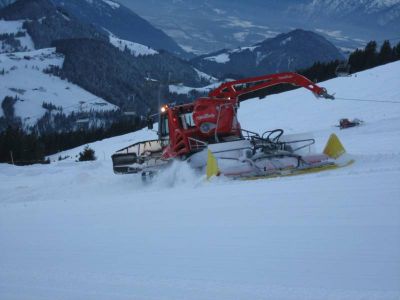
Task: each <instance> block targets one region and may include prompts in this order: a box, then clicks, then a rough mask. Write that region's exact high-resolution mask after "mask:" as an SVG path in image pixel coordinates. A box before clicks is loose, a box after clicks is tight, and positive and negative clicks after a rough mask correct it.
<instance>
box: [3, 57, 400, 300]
mask: <svg viewBox="0 0 400 300" xmlns="http://www.w3.org/2000/svg"><path fill="white" fill-rule="evenodd" d="M399 71H400V62H397V63H393V64H390V65H385V66H382V67H378V68H375V69H373V70H369V71H366V72H362V73H360V74H357V76H353V77H347V78H337V79H334V80H330V81H328V82H325V83H322V84H321V85H322V86H324V87H326V88H328V91H329V92H331V93H333V92H336V96H337V97H338V98H347V99H349V98H357V99H362V100H390V101H400V88H399V83H400V82H399V79H398V74H399ZM343 117H348V118H354V117H358V118H360V119H363V120H364V121H365V124H364V125H363V126H361V127H357V128H351V129H346V130H339V129H338V128H337V127H334V125H335V124H337V122H338V119H340V118H343ZM239 119H240V120H241V124H242V127H243V128H246V129H250V130H256V131H262V130H264V129H274V128H278V127H281V128H284V129H286V130H287V132H288V133H301V132H312V133H313V134H314V136H315V137H316V139H317V141H318V142H317V145H316V146H317V147H316V148H317V149H319V150H322V147H323V144H324V143H325V141H326V139H327V138H328V136H329V134H330V133H331V132H335V133H336V134H337V135H338V136H339V137H340V139H341V140H342V142H343V144H344V145H345V147H346V148H347V150H348V152H349V153H350V154H351V155H352V156H353V157H354V158H355V160H356V162H355V164H353V165H352V166H349V167H346V168H342V169H338V170H334V171H326V172H323V173H317V174H310V175H303V176H297V177H286V178H276V179H270V180H257V181H246V182H243V181H229V180H224V179H223V178H218V179H216V180H213V181H212V182H206V181H205V179H204V176H203V177H199V176H196V175H195V174H194V173H193V172H192V171H191V170H189V169H188V167H187V166H186V165H185V164H184V163H180V164H176V165H174V166H173V167H171V168H170V169H169V170H167V171H166V172H165V173H164V174H162V175H160V176H159V177H158V178H157V179H155V181H154V182H153V183H151V184H143V183H142V182H141V180H140V178H137V177H135V176H116V175H114V174H113V173H112V164H111V161H110V155H111V154H112V153H113V152H114V151H115V150H118V149H119V148H122V147H124V146H127V145H128V144H130V143H134V142H137V141H140V140H143V139H148V138H154V137H155V134H154V133H153V132H149V131H148V130H142V131H139V132H136V133H132V134H128V135H124V136H120V137H115V138H112V139H108V140H103V141H99V142H96V143H93V144H92V145H91V146H92V147H93V148H94V149H95V150H96V155H97V156H98V160H97V161H96V162H88V163H76V162H75V161H74V159H75V155H77V154H78V153H79V151H81V150H82V148H83V147H79V148H77V149H73V150H69V151H66V152H64V153H62V154H61V155H63V156H64V155H70V156H71V158H70V159H66V160H64V161H61V162H54V163H52V164H51V165H46V166H30V167H14V166H10V165H4V164H3V165H0V245H1V255H0V299H18V300H19V299H85V300H86V299H96V300H97V299H174V300H176V299H293V300H294V299H296V300H297V299H341V300H342V299H349V300H350V299H351V300H354V299H363V300H364V299H374V300H376V299H382V300H383V299H384V300H388V299H393V300H394V299H399V298H400V150H399V147H398V145H399V144H400V104H398V103H387V102H369V101H348V100H340V99H338V100H335V101H329V100H320V99H315V98H314V97H313V95H311V94H310V93H309V92H308V91H305V90H295V91H291V92H288V93H283V94H280V95H274V96H270V97H268V98H267V99H264V100H258V99H254V100H249V101H247V102H244V103H242V105H241V108H240V110H239ZM57 157H58V155H56V156H54V157H53V159H56V158H57Z"/></svg>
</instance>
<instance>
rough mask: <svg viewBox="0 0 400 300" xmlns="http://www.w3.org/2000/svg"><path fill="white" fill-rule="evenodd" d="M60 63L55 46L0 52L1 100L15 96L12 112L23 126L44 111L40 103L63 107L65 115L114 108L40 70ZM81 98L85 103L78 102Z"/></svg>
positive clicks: (73, 85)
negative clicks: (27, 50)
mask: <svg viewBox="0 0 400 300" xmlns="http://www.w3.org/2000/svg"><path fill="white" fill-rule="evenodd" d="M63 62H64V57H63V55H61V54H59V53H56V51H55V48H48V49H41V50H35V51H31V52H20V53H10V54H0V71H1V70H3V69H4V71H5V74H4V75H0V100H3V99H4V97H6V96H12V97H14V96H18V98H19V99H20V100H19V101H18V102H17V103H16V104H15V106H14V107H15V115H16V116H18V117H21V119H22V121H24V123H25V124H26V125H34V124H35V123H36V121H37V120H38V119H40V118H41V117H42V116H43V115H44V114H45V113H46V110H45V109H43V108H42V103H43V102H48V103H49V102H50V103H52V104H54V105H56V106H57V107H63V112H64V113H65V114H69V113H71V112H73V111H75V112H77V111H80V110H82V111H91V110H96V111H107V110H114V109H117V107H116V106H115V105H112V104H110V103H108V102H107V101H105V100H103V99H101V98H99V97H97V96H95V95H93V94H91V93H89V92H87V91H85V90H84V89H82V88H81V87H79V86H77V85H75V84H72V83H70V82H68V81H66V80H62V79H61V78H59V77H56V76H52V75H48V74H45V73H43V70H44V69H46V68H48V67H49V66H51V65H53V66H62V64H63ZM81 101H83V102H85V103H83V104H82V105H81V104H80V102H81ZM2 115H3V110H2V109H0V116H2Z"/></svg>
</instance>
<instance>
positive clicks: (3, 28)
mask: <svg viewBox="0 0 400 300" xmlns="http://www.w3.org/2000/svg"><path fill="white" fill-rule="evenodd" d="M24 22H25V20H17V21H6V20H1V19H0V33H1V34H4V33H8V34H17V33H19V32H23V33H25V36H23V37H18V38H16V39H17V40H19V41H20V43H21V47H22V48H23V49H24V50H26V51H29V50H34V49H35V46H34V43H33V40H32V38H31V37H30V36H29V34H28V33H27V31H26V30H25V29H24V28H23V24H24ZM8 52H15V49H13V48H10V47H9V45H7V44H4V42H3V41H0V53H8Z"/></svg>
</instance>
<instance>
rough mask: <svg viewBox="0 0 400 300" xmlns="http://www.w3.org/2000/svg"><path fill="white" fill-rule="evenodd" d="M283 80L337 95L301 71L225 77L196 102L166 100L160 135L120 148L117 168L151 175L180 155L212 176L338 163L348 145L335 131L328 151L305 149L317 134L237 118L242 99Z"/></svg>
mask: <svg viewBox="0 0 400 300" xmlns="http://www.w3.org/2000/svg"><path fill="white" fill-rule="evenodd" d="M279 84H291V85H294V86H299V87H304V88H306V89H308V90H310V91H311V92H313V93H314V94H315V95H316V96H317V97H321V98H325V99H334V97H333V96H331V95H329V94H328V93H327V91H326V89H324V88H321V87H319V86H318V85H316V84H314V83H313V82H312V81H310V80H308V79H307V78H305V77H303V76H301V75H299V74H296V73H281V74H274V75H266V76H260V77H254V78H247V79H242V80H236V81H230V82H226V83H223V84H221V85H220V86H219V87H218V88H216V89H215V90H212V91H211V92H210V93H209V94H208V97H204V98H199V99H197V100H195V101H194V102H193V103H189V104H182V105H176V106H168V105H164V106H163V107H162V108H161V112H160V114H159V123H158V126H159V128H158V135H159V139H158V140H151V141H143V142H139V143H136V144H134V145H131V146H128V147H126V148H124V149H121V150H119V151H117V152H116V153H115V154H114V155H113V156H112V160H113V167H114V172H115V173H117V174H129V173H141V174H142V176H143V177H144V178H146V177H147V176H152V175H153V174H154V173H155V172H157V171H158V170H160V169H162V168H163V167H165V166H167V165H169V164H170V163H171V162H172V161H173V160H176V159H179V160H186V161H187V162H188V163H189V164H190V165H191V166H192V167H193V168H196V169H207V176H208V177H211V176H213V175H219V174H223V175H225V176H231V177H235V178H236V177H241V178H243V177H244V178H253V177H265V176H280V175H292V174H296V173H303V172H309V171H313V170H322V169H326V168H333V167H336V166H338V165H339V164H338V160H337V158H338V157H339V156H341V154H343V153H344V148H343V146H342V145H341V144H340V142H339V140H338V139H337V138H336V137H335V136H332V137H331V139H330V141H329V142H328V145H327V147H326V149H325V151H324V153H322V154H310V153H307V154H303V152H304V151H302V150H304V149H305V148H309V146H311V145H312V144H314V143H315V140H314V139H300V140H290V139H287V138H285V136H284V135H283V134H284V131H283V130H282V129H276V130H272V131H266V132H264V133H262V134H261V135H260V134H258V133H255V132H250V131H247V130H244V129H242V128H241V126H240V123H239V121H238V119H237V110H238V108H239V104H240V102H242V101H245V100H247V99H250V98H254V97H257V96H265V95H266V93H265V92H266V90H267V89H268V88H270V87H272V86H275V85H279ZM149 127H150V128H152V123H151V124H149Z"/></svg>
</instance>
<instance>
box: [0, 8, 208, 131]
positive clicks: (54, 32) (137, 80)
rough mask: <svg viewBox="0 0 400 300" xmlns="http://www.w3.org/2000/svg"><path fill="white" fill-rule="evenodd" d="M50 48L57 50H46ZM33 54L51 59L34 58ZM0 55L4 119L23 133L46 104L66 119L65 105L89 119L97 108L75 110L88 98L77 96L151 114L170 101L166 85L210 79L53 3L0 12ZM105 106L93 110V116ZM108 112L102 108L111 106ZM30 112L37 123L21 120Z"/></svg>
mask: <svg viewBox="0 0 400 300" xmlns="http://www.w3.org/2000/svg"><path fill="white" fill-rule="evenodd" d="M105 3H106V2H105ZM110 3H111V2H110ZM110 3H108V2H107V3H106V5H111V4H110ZM53 46H56V48H55V49H53V48H50V49H49V47H53ZM38 49H40V50H39V51H41V50H43V51H44V52H45V53H51V55H50V54H49V55H41V52H38V55H36V54H32V53H35V52H32V51H34V50H38ZM27 51H30V52H27ZM14 52H16V53H14ZM0 53H5V54H4V55H5V56H4V59H1V60H0V76H1V77H2V80H3V81H4V82H2V83H4V85H3V86H2V87H0V96H1V95H2V96H1V97H0V103H3V102H4V101H5V100H4V99H6V98H7V99H11V100H7V103H6V104H7V107H8V108H7V109H8V111H14V110H15V115H14V113H12V114H10V113H8V119H9V120H12V121H13V122H14V123H15V122H17V121H18V119H21V121H22V126H24V127H26V126H28V125H29V126H34V125H35V122H36V121H37V122H38V123H39V122H41V118H43V117H46V115H45V114H46V112H47V110H46V109H45V108H43V107H42V105H43V103H44V102H46V103H49V105H48V107H50V108H51V109H52V108H53V107H56V108H57V109H58V108H60V110H59V111H61V110H62V113H64V114H66V115H67V114H69V113H72V111H71V110H66V109H64V108H65V107H70V106H71V103H74V107H75V110H73V111H74V112H76V110H78V111H80V110H82V111H85V112H87V113H90V112H91V111H93V114H94V113H95V112H97V110H96V109H91V106H89V109H88V110H84V109H83V107H82V109H81V108H80V107H79V105H75V104H76V103H78V104H79V103H80V101H84V102H85V103H86V102H87V98H88V97H86V96H85V97H81V96H79V95H87V94H89V95H90V93H91V94H92V95H93V97H92V98H96V97H99V98H101V99H103V100H105V101H107V102H109V103H112V104H114V105H116V106H118V107H119V108H121V109H122V110H129V111H130V112H135V113H136V114H137V115H145V114H147V113H148V112H149V109H150V111H157V110H158V101H159V99H160V101H164V99H166V98H169V96H170V95H169V93H168V83H182V84H185V85H189V86H193V87H199V86H203V85H207V84H209V83H210V80H212V78H210V77H209V76H206V75H205V74H203V73H201V72H199V71H198V70H196V69H195V68H193V66H191V65H190V64H189V63H188V62H187V61H185V60H183V59H180V58H177V57H176V56H174V55H173V54H170V53H169V52H168V51H165V50H158V51H157V50H155V49H153V48H150V47H149V46H147V45H142V44H138V43H135V42H132V41H130V40H124V39H121V38H119V37H117V36H115V35H113V34H111V33H110V32H108V31H107V30H105V29H102V28H100V27H99V26H98V25H93V24H92V23H90V22H89V21H87V22H84V21H82V20H80V19H79V18H77V17H75V16H74V15H73V14H72V13H71V12H70V11H67V9H66V8H65V7H62V6H61V7H58V6H56V5H55V4H54V2H53V1H51V0H19V1H16V2H15V3H12V4H10V5H9V6H6V7H4V8H3V9H1V10H0ZM8 55H9V56H8ZM55 57H56V58H57V60H55V59H54V58H55ZM14 61H15V64H14V65H12V63H13V62H14ZM28 62H31V63H28ZM10 64H11V65H10ZM28 66H29V67H30V68H32V69H33V71H35V72H28V73H29V74H31V75H29V76H31V77H32V78H35V80H34V79H31V81H32V82H26V78H25V76H27V75H26V74H28V73H26V72H25V73H24V72H23V70H24V69H26V68H28ZM16 70H19V71H18V72H17V71H16ZM24 74H25V75H24ZM54 75H56V77H57V78H55V77H54ZM3 76H4V77H3ZM49 77H50V78H49ZM51 78H53V80H51ZM67 80H68V81H69V82H71V83H73V84H74V86H75V87H76V88H74V89H79V88H80V89H81V92H79V93H77V95H78V96H74V99H69V100H68V94H69V91H68V90H69V89H70V86H69V85H68V84H67ZM10 82H11V83H12V84H11V83H10ZM33 82H35V83H33ZM32 84H33V85H34V86H32ZM53 85H54V86H56V87H58V89H59V90H60V91H59V92H57V88H56V87H54V86H53ZM54 89H55V90H54ZM83 89H84V90H83ZM44 90H50V91H52V92H51V93H45V92H43V91H44ZM82 90H83V91H82ZM32 91H34V92H32ZM53 94H54V95H53ZM161 97H162V98H161ZM89 98H90V97H89ZM12 99H14V100H12ZM187 99H188V98H187V97H186V98H185V99H183V100H186V101H187ZM20 100H21V101H20ZM97 102H98V101H97ZM104 107H105V105H103V104H102V105H97V104H95V108H99V109H98V110H104V109H102V108H104ZM109 107H111V109H108V110H114V108H115V106H113V105H109ZM28 110H33V111H34V112H35V113H34V115H35V118H29V119H27V116H31V115H32V114H31V113H29V112H27V111H28ZM36 112H37V113H36ZM11 115H12V116H11ZM10 116H11V117H10ZM0 117H1V114H0ZM88 117H93V116H88ZM14 119H15V120H14ZM72 121H73V120H72ZM101 124H103V123H101V122H100V125H101ZM6 125H7V124H6ZM3 127H4V126H3Z"/></svg>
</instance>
